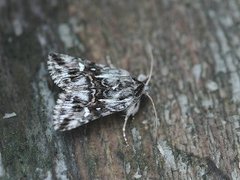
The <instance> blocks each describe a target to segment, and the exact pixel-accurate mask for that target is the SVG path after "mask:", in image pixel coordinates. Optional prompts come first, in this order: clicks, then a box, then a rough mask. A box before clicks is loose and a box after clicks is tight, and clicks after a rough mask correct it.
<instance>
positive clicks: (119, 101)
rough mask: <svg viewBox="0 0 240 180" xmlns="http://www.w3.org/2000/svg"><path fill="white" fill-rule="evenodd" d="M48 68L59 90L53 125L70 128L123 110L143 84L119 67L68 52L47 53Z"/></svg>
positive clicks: (57, 127)
mask: <svg viewBox="0 0 240 180" xmlns="http://www.w3.org/2000/svg"><path fill="white" fill-rule="evenodd" d="M48 69H49V71H50V74H51V77H52V79H53V80H54V82H55V83H56V84H57V85H58V86H59V87H61V88H62V89H63V90H65V92H63V93H61V94H60V96H59V99H58V100H57V104H56V106H55V110H54V116H53V117H54V128H55V129H59V130H62V131H64V130H70V129H73V128H76V127H78V126H81V125H83V124H86V123H88V122H89V121H92V120H95V119H97V118H99V117H103V116H107V115H109V114H112V113H114V112H119V111H123V110H125V109H126V108H127V107H129V106H130V105H131V104H133V103H134V102H136V101H137V100H138V97H140V94H141V92H142V90H143V87H144V84H143V83H142V82H139V81H137V80H136V79H133V78H132V77H131V76H130V75H129V73H128V72H127V71H125V70H122V69H117V68H111V67H109V66H105V65H101V64H95V63H93V62H90V61H88V60H82V59H80V58H74V57H71V56H68V55H63V54H57V53H52V54H50V55H49V61H48Z"/></svg>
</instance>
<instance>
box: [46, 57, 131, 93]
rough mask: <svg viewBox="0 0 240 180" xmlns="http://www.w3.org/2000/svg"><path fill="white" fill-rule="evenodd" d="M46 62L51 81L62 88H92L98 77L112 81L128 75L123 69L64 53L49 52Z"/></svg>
mask: <svg viewBox="0 0 240 180" xmlns="http://www.w3.org/2000/svg"><path fill="white" fill-rule="evenodd" d="M47 64H48V70H49V72H50V75H51V77H52V79H53V81H54V82H55V84H56V85H58V86H59V87H60V88H62V89H63V90H71V91H73V90H79V89H83V88H94V85H95V84H94V81H96V80H99V79H100V80H102V79H110V78H111V81H114V80H117V79H119V78H122V77H130V74H129V73H128V72H127V71H125V70H123V69H117V68H111V67H108V66H105V65H102V64H96V63H93V62H91V61H89V60H83V59H81V58H76V57H72V56H68V55H65V54H58V53H50V54H49V55H48V61H47Z"/></svg>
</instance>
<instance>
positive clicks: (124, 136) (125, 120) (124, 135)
mask: <svg viewBox="0 0 240 180" xmlns="http://www.w3.org/2000/svg"><path fill="white" fill-rule="evenodd" d="M128 118H129V116H127V115H126V116H125V119H124V124H123V128H122V131H123V138H124V141H125V143H126V144H127V146H129V144H128V141H127V137H126V125H127V121H128Z"/></svg>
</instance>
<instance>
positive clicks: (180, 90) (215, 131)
mask: <svg viewBox="0 0 240 180" xmlns="http://www.w3.org/2000/svg"><path fill="white" fill-rule="evenodd" d="M239 9H240V2H239V1H237V0H228V1H221V2H220V1H217V0H212V1H208V0H200V1H180V0H175V1H166V0H161V1H158V0H149V1H144V0H138V1H115V0H101V1H93V0H92V1H88V0H81V1H77V0H69V1H63V0H61V1H56V0H49V1H46V0H45V1H43V0H42V1H41V0H12V1H7V0H0V17H1V20H0V115H1V118H0V133H1V134H0V136H1V137H0V142H1V143H0V179H1V178H2V179H240V170H239V167H240V163H239V158H240V143H239V135H240V134H239V129H240V115H239V114H240V73H239V71H238V70H239V68H240V38H239V37H240V33H239V32H240V26H239V22H240V21H239V20H240V13H239ZM149 42H150V44H151V45H152V47H153V55H154V59H155V60H154V70H153V77H152V79H151V82H150V86H151V89H150V95H151V97H152V98H153V99H154V102H155V106H156V108H157V113H158V116H159V126H158V135H157V138H156V141H155V138H154V120H155V116H154V113H153V108H152V105H151V103H150V101H149V100H147V98H143V99H142V104H141V107H140V110H139V112H138V113H137V114H136V116H135V118H134V119H133V120H131V121H129V122H128V124H127V129H126V134H127V138H128V141H129V144H130V147H127V146H126V144H125V142H124V139H123V137H122V126H123V120H124V116H122V115H121V114H113V115H110V116H107V117H103V118H100V119H98V120H95V121H94V122H92V123H89V124H87V125H85V126H82V127H79V128H76V129H74V130H71V131H68V132H56V131H55V130H54V129H53V127H52V124H53V122H52V111H53V108H54V105H55V102H56V99H57V96H58V93H59V91H60V90H59V89H58V88H57V87H56V86H55V85H54V84H53V82H52V80H51V78H50V76H49V74H48V72H47V68H46V60H47V55H48V53H49V52H52V51H56V52H59V53H65V54H69V55H71V56H77V57H83V58H87V59H90V60H92V61H94V62H97V63H102V64H106V63H107V62H106V56H109V57H110V59H111V61H112V63H113V64H114V65H115V66H116V67H119V68H122V69H126V70H128V71H129V72H131V74H132V75H133V76H135V77H137V76H138V74H141V73H142V74H146V75H147V74H148V73H149V69H150V58H149V56H148V54H147V52H146V45H147V44H148V43H149Z"/></svg>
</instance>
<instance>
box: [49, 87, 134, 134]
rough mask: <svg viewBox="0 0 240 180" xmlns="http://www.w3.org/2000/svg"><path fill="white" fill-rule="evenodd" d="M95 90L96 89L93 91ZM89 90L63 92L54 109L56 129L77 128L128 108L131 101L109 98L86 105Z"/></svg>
mask: <svg viewBox="0 0 240 180" xmlns="http://www.w3.org/2000/svg"><path fill="white" fill-rule="evenodd" d="M92 92H94V90H93V91H92ZM87 93H88V92H87V91H81V92H76V91H75V92H71V93H70V92H68V93H61V94H60V95H59V99H58V100H57V104H56V106H55V109H54V116H53V119H54V121H53V122H54V129H56V130H60V131H65V130H70V129H73V128H76V127H78V126H81V125H83V124H86V123H88V122H89V121H93V120H95V119H98V118H100V117H103V116H107V115H110V114H112V113H113V112H117V111H119V110H122V108H123V109H124V108H126V107H127V106H128V105H129V103H130V102H132V101H131V99H129V102H127V103H126V100H125V101H122V102H120V101H119V102H116V101H113V102H112V103H111V102H110V103H109V100H103V99H102V100H101V101H99V102H96V103H92V104H90V105H86V104H87V101H86V99H83V98H82V97H85V96H86V94H87Z"/></svg>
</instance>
